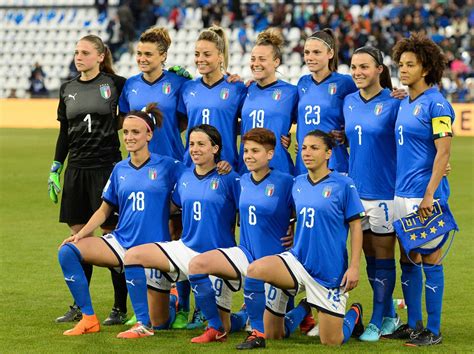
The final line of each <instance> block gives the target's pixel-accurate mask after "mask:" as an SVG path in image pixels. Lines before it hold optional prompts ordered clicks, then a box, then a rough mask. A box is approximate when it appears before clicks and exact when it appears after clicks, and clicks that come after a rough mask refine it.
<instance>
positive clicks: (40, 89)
mask: <svg viewBox="0 0 474 354" xmlns="http://www.w3.org/2000/svg"><path fill="white" fill-rule="evenodd" d="M31 75H32V78H30V82H31V85H30V94H31V98H42V97H48V95H49V91H48V89H47V88H46V84H45V82H44V76H43V75H41V72H40V71H33V72H32V73H31Z"/></svg>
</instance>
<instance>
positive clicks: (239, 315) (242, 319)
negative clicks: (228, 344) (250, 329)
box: [230, 309, 249, 333]
mask: <svg viewBox="0 0 474 354" xmlns="http://www.w3.org/2000/svg"><path fill="white" fill-rule="evenodd" d="M248 318H249V316H248V314H247V310H245V309H242V310H240V311H239V312H236V313H231V314H230V333H233V332H239V331H241V330H243V329H244V328H245V324H246V323H247V319H248Z"/></svg>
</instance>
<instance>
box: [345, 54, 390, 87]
mask: <svg viewBox="0 0 474 354" xmlns="http://www.w3.org/2000/svg"><path fill="white" fill-rule="evenodd" d="M362 53H365V54H369V55H370V56H371V57H372V58H373V59H374V62H375V65H377V66H379V65H382V67H383V71H382V73H381V74H380V77H379V82H380V86H382V87H383V88H388V89H389V90H393V85H392V78H391V76H390V70H389V69H388V67H387V66H386V65H385V64H384V63H383V54H382V52H381V51H380V50H378V49H377V48H374V47H371V46H364V47H360V48H357V49H356V50H355V52H354V54H353V56H354V55H356V54H362Z"/></svg>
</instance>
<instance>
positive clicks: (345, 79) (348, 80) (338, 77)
mask: <svg viewBox="0 0 474 354" xmlns="http://www.w3.org/2000/svg"><path fill="white" fill-rule="evenodd" d="M331 80H332V81H337V82H341V83H345V84H353V83H354V81H353V80H352V77H351V76H350V75H347V74H341V73H338V72H337V71H335V72H333V73H332V74H331Z"/></svg>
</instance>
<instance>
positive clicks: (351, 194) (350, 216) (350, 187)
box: [344, 178, 365, 222]
mask: <svg viewBox="0 0 474 354" xmlns="http://www.w3.org/2000/svg"><path fill="white" fill-rule="evenodd" d="M344 202H345V205H344V218H345V219H346V221H347V222H350V221H352V220H356V219H360V218H362V217H363V216H364V215H365V210H364V206H363V205H362V201H361V200H360V197H359V193H358V192H357V188H356V186H355V184H354V182H353V181H352V180H351V179H350V178H349V181H348V182H347V183H346V186H345V201H344Z"/></svg>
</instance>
